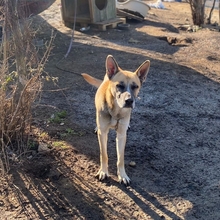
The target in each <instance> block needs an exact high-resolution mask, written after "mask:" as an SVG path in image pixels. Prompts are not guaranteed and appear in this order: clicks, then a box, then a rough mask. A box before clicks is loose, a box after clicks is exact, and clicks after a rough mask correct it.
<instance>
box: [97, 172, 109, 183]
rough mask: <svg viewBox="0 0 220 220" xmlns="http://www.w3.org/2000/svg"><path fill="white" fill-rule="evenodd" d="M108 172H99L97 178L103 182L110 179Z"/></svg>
mask: <svg viewBox="0 0 220 220" xmlns="http://www.w3.org/2000/svg"><path fill="white" fill-rule="evenodd" d="M108 176H109V175H108V172H105V171H103V170H102V169H100V170H99V172H98V173H97V174H96V177H97V178H98V179H99V180H100V181H101V180H104V179H106V178H107V177H108Z"/></svg>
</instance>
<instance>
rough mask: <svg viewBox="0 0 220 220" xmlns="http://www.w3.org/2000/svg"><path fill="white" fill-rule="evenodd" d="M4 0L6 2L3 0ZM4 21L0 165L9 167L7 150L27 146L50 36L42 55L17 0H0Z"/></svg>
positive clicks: (20, 151) (17, 150) (4, 168)
mask: <svg viewBox="0 0 220 220" xmlns="http://www.w3.org/2000/svg"><path fill="white" fill-rule="evenodd" d="M6 2H7V4H6ZM0 5H2V6H3V7H2V10H1V12H0V13H1V16H2V19H1V20H2V23H3V25H2V26H3V28H2V29H3V32H2V35H3V37H2V42H1V54H0V55H1V61H0V62H1V63H0V65H1V69H0V103H1V105H0V140H1V141H0V169H1V171H2V173H3V174H4V173H6V172H7V171H8V170H9V157H10V154H12V153H13V154H17V155H20V154H24V153H25V151H27V149H28V139H29V134H30V131H31V127H30V125H31V119H32V114H31V111H32V107H33V104H34V102H35V100H36V98H37V97H38V95H39V93H40V92H41V88H42V77H41V75H42V73H43V70H44V66H45V64H46V62H47V59H48V56H49V53H50V50H51V45H52V40H53V37H51V41H50V42H49V43H48V45H47V48H46V50H45V53H44V55H43V57H39V55H38V51H37V48H36V46H35V45H34V43H33V40H34V38H35V33H34V31H33V30H31V28H30V19H28V18H25V17H22V14H21V13H20V12H21V10H20V9H19V7H18V5H17V1H15V0H9V1H5V0H2V1H0Z"/></svg>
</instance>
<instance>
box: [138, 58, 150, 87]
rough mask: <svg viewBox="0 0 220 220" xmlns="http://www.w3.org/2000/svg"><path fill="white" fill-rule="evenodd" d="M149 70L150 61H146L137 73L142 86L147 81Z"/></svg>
mask: <svg viewBox="0 0 220 220" xmlns="http://www.w3.org/2000/svg"><path fill="white" fill-rule="evenodd" d="M149 69H150V61H149V60H146V61H145V62H143V63H142V64H141V65H140V66H139V67H138V69H137V70H136V71H135V73H136V74H137V76H138V78H139V79H140V81H141V84H142V83H143V82H144V81H145V80H146V78H147V74H148V72H149Z"/></svg>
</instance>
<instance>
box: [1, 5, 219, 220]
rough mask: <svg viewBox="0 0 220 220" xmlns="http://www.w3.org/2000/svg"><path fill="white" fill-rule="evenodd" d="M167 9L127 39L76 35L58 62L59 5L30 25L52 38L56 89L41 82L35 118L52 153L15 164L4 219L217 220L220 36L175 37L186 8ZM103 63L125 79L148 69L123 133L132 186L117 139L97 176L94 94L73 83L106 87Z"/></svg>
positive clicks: (61, 38) (61, 43) (4, 195)
mask: <svg viewBox="0 0 220 220" xmlns="http://www.w3.org/2000/svg"><path fill="white" fill-rule="evenodd" d="M164 5H165V7H166V9H165V10H160V9H152V10H151V11H150V14H149V15H148V16H147V19H146V20H145V21H144V22H141V23H139V22H132V21H130V22H129V23H130V24H131V28H130V30H129V31H119V30H117V29H109V30H107V31H106V32H99V31H97V30H94V29H91V30H90V31H89V32H86V33H81V32H79V31H76V32H75V39H74V43H73V47H72V49H71V52H70V54H69V56H68V57H67V58H66V59H64V60H61V59H62V57H63V56H64V55H65V53H66V52H67V48H68V46H69V41H70V36H71V30H70V29H68V28H66V27H64V26H63V24H62V22H61V16H60V13H59V10H60V8H59V1H55V3H54V4H53V5H52V6H51V7H50V8H49V9H47V10H46V11H44V12H42V13H41V14H40V16H36V17H35V18H34V19H35V25H36V26H38V27H39V33H38V34H39V38H41V39H44V41H45V42H46V41H47V40H49V38H50V33H51V29H55V33H56V38H55V42H54V49H53V51H52V55H51V57H50V60H49V62H48V65H47V72H48V73H49V75H50V76H52V77H58V82H57V83H56V84H57V85H54V83H53V82H52V81H50V82H46V84H45V87H44V92H43V94H42V99H41V103H40V104H39V105H38V107H37V108H36V109H35V111H34V112H35V118H34V125H35V127H36V130H37V131H38V133H39V134H40V139H41V140H40V141H41V142H44V143H45V142H46V143H47V144H49V146H51V147H52V148H53V150H52V151H51V152H49V153H47V154H39V153H38V154H36V155H32V157H31V159H30V158H29V159H27V160H24V161H22V162H20V163H14V164H12V170H11V174H10V175H11V178H12V180H13V181H9V183H7V182H3V181H2V187H1V191H0V212H1V217H0V219H140V220H142V219H190V220H191V219H200V220H201V219H204V220H213V219H220V212H219V204H220V171H219V167H220V151H219V147H220V135H219V134H220V65H219V62H220V46H219V45H220V44H219V42H220V34H219V32H217V31H214V30H211V29H210V28H209V29H208V28H204V29H202V30H200V31H198V32H186V31H185V30H181V29H180V28H179V27H181V26H182V25H184V24H186V23H191V14H190V8H189V5H187V4H186V3H177V2H173V3H164ZM39 24H40V26H39ZM170 40H171V41H170ZM168 41H169V42H171V43H172V44H169V43H168ZM108 54H112V55H113V56H114V57H115V58H116V60H117V61H118V63H119V65H120V66H121V67H122V68H124V69H129V70H135V69H136V68H137V67H138V66H139V65H140V64H141V63H142V62H143V61H144V60H146V59H149V60H151V69H150V73H149V76H148V79H147V82H146V83H145V84H144V86H143V88H142V90H141V93H140V96H139V99H138V100H137V105H136V108H135V109H134V112H133V114H132V120H131V129H130V130H129V131H128V140H127V145H126V155H125V158H126V170H127V173H128V175H129V177H130V178H131V180H132V184H131V186H129V187H125V186H123V185H120V184H119V183H118V182H117V176H116V151H115V133H114V132H111V133H110V140H109V148H108V151H109V169H110V174H111V177H110V178H109V179H107V180H106V181H104V182H99V181H98V180H97V179H96V178H95V177H94V175H95V173H96V172H97V171H98V168H99V148H98V143H97V138H96V135H95V134H94V132H93V129H94V128H95V108H94V101H93V100H94V95H95V89H93V88H92V87H90V86H89V85H88V84H87V83H86V82H85V81H84V80H83V79H82V77H81V76H80V75H79V74H80V73H83V72H87V73H90V74H92V75H94V76H95V77H98V78H103V76H104V73H105V66H104V63H105V58H106V56H107V55H108ZM60 60H61V61H60ZM64 111H65V114H64ZM62 112H63V115H61V116H59V117H58V119H57V121H56V120H53V119H51V115H53V114H54V115H55V116H57V115H60V114H58V113H62ZM62 123H63V124H62ZM38 141H39V140H38ZM131 161H134V162H135V163H136V166H135V167H131V166H129V163H130V162H131Z"/></svg>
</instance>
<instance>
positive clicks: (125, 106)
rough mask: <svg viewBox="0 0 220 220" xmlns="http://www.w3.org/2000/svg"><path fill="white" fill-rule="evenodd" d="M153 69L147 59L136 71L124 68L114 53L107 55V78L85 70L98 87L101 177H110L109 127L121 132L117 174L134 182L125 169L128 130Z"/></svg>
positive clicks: (96, 101)
mask: <svg viewBox="0 0 220 220" xmlns="http://www.w3.org/2000/svg"><path fill="white" fill-rule="evenodd" d="M149 68H150V61H149V60H146V61H145V62H144V63H142V64H141V65H140V67H139V68H138V69H137V70H136V71H135V72H130V71H126V70H122V69H121V68H120V67H119V66H118V64H117V62H116V60H115V59H114V57H113V56H111V55H108V56H107V58H106V75H105V77H104V80H103V81H102V80H99V79H96V78H94V77H92V76H90V75H88V74H85V73H83V74H82V76H83V77H84V79H85V80H86V81H87V82H88V83H90V84H91V85H93V86H95V87H97V88H98V90H97V92H96V95H95V106H96V123H97V135H98V141H99V146H100V163H101V166H100V169H99V171H98V173H97V176H98V178H99V180H103V179H105V178H106V177H107V176H108V154H107V139H108V132H109V129H110V128H112V129H115V130H116V131H117V137H116V149H117V174H118V178H119V182H123V183H124V184H125V185H127V184H129V183H130V178H129V177H128V176H127V174H126V172H125V168H124V151H125V144H126V136H127V129H128V126H129V123H130V116H131V111H132V108H134V106H135V98H136V97H137V95H138V92H139V90H140V88H141V86H142V83H143V82H144V81H145V79H146V77H147V74H148V71H149Z"/></svg>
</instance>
